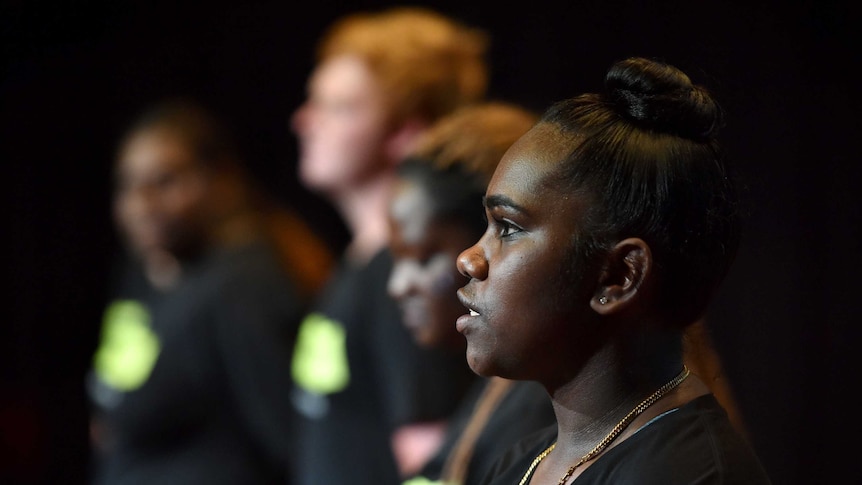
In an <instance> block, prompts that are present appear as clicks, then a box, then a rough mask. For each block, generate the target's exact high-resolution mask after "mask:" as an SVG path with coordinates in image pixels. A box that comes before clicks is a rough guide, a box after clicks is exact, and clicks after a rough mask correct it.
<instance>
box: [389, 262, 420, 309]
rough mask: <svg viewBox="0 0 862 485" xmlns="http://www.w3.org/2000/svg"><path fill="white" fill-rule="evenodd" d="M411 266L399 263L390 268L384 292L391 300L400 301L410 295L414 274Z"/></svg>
mask: <svg viewBox="0 0 862 485" xmlns="http://www.w3.org/2000/svg"><path fill="white" fill-rule="evenodd" d="M411 266H412V265H411V264H410V263H407V262H404V261H399V262H396V263H395V265H394V266H393V267H392V271H391V272H390V273H389V281H387V283H386V291H387V292H388V293H389V296H390V297H392V298H393V299H395V300H400V299H401V298H404V297H405V296H407V295H408V294H409V293H410V289H411V288H412V286H413V285H412V281H413V278H412V274H413V273H414V271H413V270H412V268H411Z"/></svg>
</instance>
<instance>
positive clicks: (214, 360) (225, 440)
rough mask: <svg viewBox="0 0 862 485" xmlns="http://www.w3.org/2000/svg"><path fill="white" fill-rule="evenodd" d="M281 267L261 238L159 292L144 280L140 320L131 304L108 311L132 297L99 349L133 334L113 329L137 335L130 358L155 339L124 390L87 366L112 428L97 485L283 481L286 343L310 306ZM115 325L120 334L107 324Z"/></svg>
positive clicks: (129, 346) (288, 450) (288, 425)
mask: <svg viewBox="0 0 862 485" xmlns="http://www.w3.org/2000/svg"><path fill="white" fill-rule="evenodd" d="M279 268H280V266H279V264H278V262H277V259H276V258H275V256H274V255H273V254H272V253H271V252H270V251H268V250H267V249H266V247H265V246H264V245H263V244H255V245H250V246H246V247H242V248H235V249H231V250H220V251H218V252H216V253H213V254H210V255H208V256H207V257H206V258H204V259H203V260H201V261H199V262H197V263H195V264H193V265H191V266H189V267H188V268H186V269H185V271H184V275H183V278H182V280H181V281H180V282H179V284H178V286H177V287H176V288H175V289H174V290H171V291H170V292H168V293H165V294H162V295H158V297H157V298H149V297H148V296H147V295H149V296H153V295H154V293H152V292H151V291H150V290H148V289H147V288H146V287H142V286H140V285H139V286H138V287H139V288H140V291H141V292H142V293H139V294H140V295H142V297H143V298H144V299H145V300H144V303H145V304H144V305H143V306H141V307H139V308H140V309H142V310H143V312H141V313H138V314H137V315H138V316H139V317H141V319H140V320H141V321H137V322H134V321H132V320H133V319H131V320H130V319H129V315H134V312H132V313H131V314H127V315H126V316H124V317H123V318H119V317H116V316H115V317H114V318H113V320H112V319H111V318H110V317H108V315H111V314H112V312H111V310H112V309H116V308H119V307H120V306H121V305H128V304H129V303H130V302H131V303H133V304H136V303H135V301H134V299H131V300H130V298H133V295H132V294H128V293H126V294H122V295H119V298H118V299H117V300H115V301H113V302H111V305H110V306H109V308H108V310H107V311H106V317H107V319H106V322H105V328H106V332H105V333H104V334H103V335H104V339H103V343H102V344H103V348H107V347H110V346H112V345H119V344H118V343H117V342H119V341H123V340H128V338H130V337H128V338H127V337H122V334H123V332H119V331H118V330H116V329H118V328H125V329H126V330H125V332H126V333H128V331H129V329H130V328H132V329H133V331H132V333H131V334H128V335H137V336H138V340H136V341H132V342H128V341H126V346H125V349H126V350H128V351H129V352H127V354H128V355H133V354H134V355H138V356H140V355H144V354H146V351H145V349H146V348H148V347H147V346H148V345H149V344H147V342H148V339H147V338H144V337H145V333H146V332H151V335H152V336H154V340H152V341H154V342H157V344H156V347H155V349H156V353H155V354H154V357H155V360H154V362H153V363H152V365H150V366H146V365H145V367H146V369H145V370H146V371H145V372H144V373H143V374H142V375H143V377H142V378H141V379H138V380H139V381H141V382H133V383H132V384H128V383H126V384H125V385H124V386H125V387H124V388H122V389H117V388H116V387H115V386H112V385H111V383H110V382H106V381H105V380H104V379H100V378H99V372H98V371H96V372H94V373H93V374H92V380H93V382H94V385H92V386H91V390H92V391H93V393H92V397H93V401H94V406H95V407H96V415H97V416H101V417H100V418H99V419H100V420H102V422H103V423H104V425H105V427H106V430H107V433H108V434H107V442H106V451H105V453H104V455H103V456H102V455H100V456H99V457H98V463H97V465H98V466H97V468H96V470H95V475H94V480H93V483H96V484H100V485H101V484H104V485H135V484H147V485H151V484H154V483H159V484H163V485H170V484H177V485H180V484H182V485H194V484H207V485H214V484H225V485H227V484H238V483H255V484H275V483H278V484H285V483H287V479H288V476H289V471H288V469H289V460H290V459H291V456H292V455H293V450H292V447H291V442H290V440H291V437H292V433H293V429H294V423H295V417H294V416H293V414H292V411H291V406H290V400H289V390H290V380H289V363H290V352H291V351H292V349H293V341H294V338H295V332H296V329H297V327H298V324H299V321H300V318H301V317H302V315H303V314H304V310H303V308H302V307H301V306H300V303H299V300H298V299H297V297H296V292H295V290H294V287H293V285H292V284H291V283H290V281H289V280H288V279H287V277H286V276H285V275H284V273H282V272H281V271H280V269H279ZM138 303H140V301H139V302H138ZM112 324H113V325H114V326H113V327H112V328H114V329H115V330H116V331H113V332H112V331H109V330H107V328H109V327H111V325H112ZM147 328H149V330H146V329H147ZM118 335H120V336H119V337H118ZM112 340H113V342H112ZM135 346H137V348H135ZM149 348H152V346H150V347H149ZM142 349H144V350H142ZM101 350H102V348H100V351H101ZM98 356H99V354H98V353H97V360H98ZM120 360H122V359H120ZM142 361H143V362H147V359H146V358H142ZM97 368H98V366H97Z"/></svg>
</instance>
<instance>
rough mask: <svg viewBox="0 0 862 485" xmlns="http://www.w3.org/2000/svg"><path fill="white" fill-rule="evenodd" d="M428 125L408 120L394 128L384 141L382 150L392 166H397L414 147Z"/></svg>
mask: <svg viewBox="0 0 862 485" xmlns="http://www.w3.org/2000/svg"><path fill="white" fill-rule="evenodd" d="M427 128H428V123H426V122H425V121H422V120H420V119H418V118H408V119H407V120H405V121H404V122H403V123H401V124H399V125H398V126H396V127H395V129H394V130H393V131H392V133H390V134H389V137H388V138H387V140H386V145H385V147H384V150H385V152H386V156H387V157H388V158H389V160H392V162H393V164H399V163H401V161H403V160H404V159H405V158H407V156H408V155H410V152H411V151H412V150H413V148H414V147H415V146H416V140H417V139H418V138H419V137H420V136H421V135H422V134H423V133H425V130H426V129H427Z"/></svg>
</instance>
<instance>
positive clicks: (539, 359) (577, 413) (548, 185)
mask: <svg viewBox="0 0 862 485" xmlns="http://www.w3.org/2000/svg"><path fill="white" fill-rule="evenodd" d="M723 120H724V113H723V111H722V109H721V107H720V106H719V105H718V103H717V101H716V100H715V98H714V97H713V96H712V94H711V93H710V92H709V91H708V90H707V89H706V88H705V87H704V86H701V85H697V84H694V83H693V82H692V81H691V79H690V78H689V77H688V76H687V75H686V74H685V73H684V72H682V71H681V70H679V69H677V68H676V67H674V66H672V65H669V64H666V63H663V62H661V61H657V60H652V59H646V58H628V59H624V60H621V61H618V62H616V63H614V64H613V65H612V66H611V68H610V69H609V70H608V72H607V74H606V76H605V89H604V91H603V92H601V93H588V94H582V95H579V96H575V97H573V98H569V99H566V100H563V101H559V102H557V103H554V104H553V105H552V106H551V107H549V108H548V109H547V110H546V111H545V112H544V114H543V115H542V117H541V119H540V121H539V122H538V123H537V124H536V125H535V126H534V127H533V128H532V129H531V130H530V131H528V132H527V133H526V134H525V135H523V136H522V137H521V138H519V139H518V140H517V141H516V142H515V143H514V144H513V145H512V147H511V148H509V150H508V151H507V152H506V154H505V155H504V156H503V159H502V160H501V161H500V164H499V165H498V166H497V168H496V169H495V172H494V175H493V177H492V178H491V181H490V183H489V185H488V188H487V191H486V194H485V197H484V199H483V205H484V207H485V214H486V216H487V220H488V224H487V227H486V230H485V232H484V233H483V234H482V235H481V237H480V238H479V239H478V241H477V242H475V243H474V244H473V245H472V246H470V247H469V248H467V249H466V250H464V251H463V252H462V253H461V254H460V255H459V256H458V261H457V264H458V269H459V271H460V272H461V274H463V275H464V276H466V277H467V278H468V282H467V283H466V284H465V285H464V286H463V287H462V288H461V289H459V290H458V297H459V299H460V300H461V303H462V305H463V306H464V307H465V308H466V309H467V312H466V313H465V314H463V315H461V316H460V317H458V319H457V321H456V325H457V328H458V331H459V332H461V334H462V335H464V337H465V338H466V340H467V352H466V355H467V361H468V362H469V364H470V367H471V368H472V369H473V370H474V371H475V372H477V373H478V374H480V375H484V376H499V377H504V378H508V379H515V380H528V381H536V382H539V383H540V384H541V385H542V386H543V387H544V388H545V389H546V392H547V393H548V395H549V396H550V398H551V400H552V402H553V407H554V412H555V414H556V424H555V425H551V426H549V427H547V428H546V429H543V430H540V431H538V432H536V433H534V434H533V435H531V436H530V437H527V438H525V439H523V440H521V441H520V442H519V443H517V444H516V445H514V446H511V447H509V448H508V449H507V450H506V451H505V452H504V453H503V454H502V455H501V456H500V458H499V459H498V460H497V462H496V463H495V465H494V466H493V467H492V469H491V471H490V473H489V474H488V475H486V477H485V478H484V480H483V483H484V484H488V485H492V484H513V483H520V484H522V485H525V484H533V485H538V484H559V485H565V484H567V483H579V484H580V483H595V484H599V483H601V484H605V483H638V484H656V485H658V484H661V485H674V484H695V483H696V484H706V483H714V484H725V485H727V484H746V485H751V484H769V483H770V480H769V477H768V476H767V474H766V472H765V470H764V468H763V466H762V464H761V462H760V460H759V458H758V456H757V455H756V454H755V452H754V450H753V449H752V448H751V446H750V444H749V443H748V442H747V441H746V439H745V437H744V436H743V434H741V433H740V432H739V431H738V430H737V429H736V428H735V427H734V424H733V423H732V421H731V419H730V417H729V416H728V414H727V412H726V410H725V409H724V408H723V407H722V405H721V403H720V401H719V400H718V399H717V398H716V396H715V395H714V394H713V393H712V392H711V390H710V388H709V386H708V385H707V384H708V382H705V381H704V380H702V379H701V378H700V377H699V376H697V375H696V374H694V373H693V372H692V371H691V369H690V368H689V367H688V363H687V362H686V360H685V358H686V352H687V351H686V350H685V343H684V340H685V332H686V330H687V329H688V328H689V327H690V326H691V325H692V324H695V323H696V322H700V321H702V318H703V315H704V313H705V312H706V309H707V307H708V305H709V303H710V301H711V300H712V298H713V296H714V294H715V291H716V289H717V288H718V286H719V285H720V283H721V282H722V280H723V279H724V277H725V275H726V274H727V271H728V269H729V267H730V265H731V264H732V263H733V260H734V259H735V257H736V250H737V247H738V245H739V240H740V232H741V224H740V220H739V218H740V216H739V212H738V206H739V204H738V200H737V194H736V188H735V186H734V179H733V176H732V172H731V168H730V165H729V164H728V163H727V161H726V159H725V156H724V154H723V151H722V149H721V146H720V144H719V143H718V140H717V133H718V131H719V130H720V129H721V128H722V127H723V124H724V121H723Z"/></svg>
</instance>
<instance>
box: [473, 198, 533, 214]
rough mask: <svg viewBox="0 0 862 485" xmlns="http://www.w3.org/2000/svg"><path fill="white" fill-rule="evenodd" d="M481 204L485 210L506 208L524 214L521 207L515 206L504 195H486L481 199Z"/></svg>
mask: <svg viewBox="0 0 862 485" xmlns="http://www.w3.org/2000/svg"><path fill="white" fill-rule="evenodd" d="M482 204H483V205H484V206H485V208H486V209H491V208H493V207H506V208H509V209H512V210H515V211H517V212H525V211H524V208H523V207H521V206H520V205H518V204H516V203H515V201H514V200H512V199H510V198H508V197H506V196H505V195H497V194H495V195H487V196H485V197H482Z"/></svg>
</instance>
